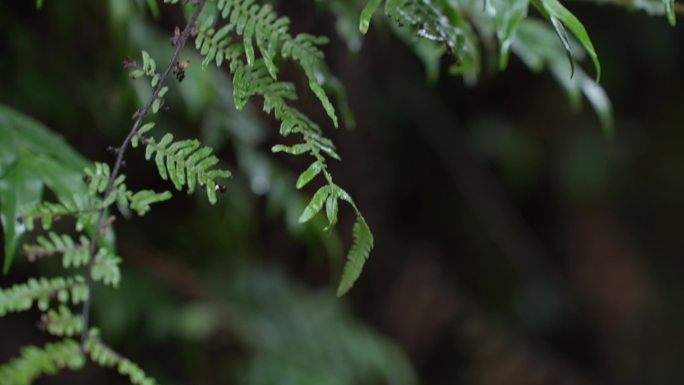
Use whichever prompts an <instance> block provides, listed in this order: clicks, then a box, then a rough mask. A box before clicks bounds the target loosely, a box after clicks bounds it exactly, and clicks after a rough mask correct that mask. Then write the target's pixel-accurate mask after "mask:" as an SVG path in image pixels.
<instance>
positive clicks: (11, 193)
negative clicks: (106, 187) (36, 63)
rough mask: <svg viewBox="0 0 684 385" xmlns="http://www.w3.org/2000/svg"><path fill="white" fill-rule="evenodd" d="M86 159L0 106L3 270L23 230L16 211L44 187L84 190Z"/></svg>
mask: <svg viewBox="0 0 684 385" xmlns="http://www.w3.org/2000/svg"><path fill="white" fill-rule="evenodd" d="M86 164H87V162H86V161H85V159H83V158H82V157H81V156H80V155H78V154H77V153H76V152H75V151H74V150H72V149H71V147H69V146H68V145H67V144H66V142H64V140H63V139H62V138H61V137H59V136H58V135H56V134H54V133H52V132H50V130H49V129H47V128H46V127H44V126H43V125H42V124H40V123H39V122H37V121H35V120H33V119H31V118H29V117H27V116H25V115H23V114H21V113H19V112H17V111H14V110H13V109H11V108H9V107H6V106H3V105H0V216H1V219H2V224H3V230H4V237H5V238H4V239H5V242H4V243H5V250H4V253H5V261H4V271H5V272H7V270H8V269H9V267H10V266H11V263H12V259H13V257H14V253H15V252H16V246H17V242H18V241H19V238H20V237H21V235H22V234H23V233H24V231H25V228H24V226H23V225H21V224H18V223H17V217H18V214H19V213H18V210H19V209H20V208H22V207H24V206H27V205H34V204H37V203H38V202H39V201H40V198H41V196H42V193H43V189H44V187H45V186H47V187H49V188H50V189H51V190H52V191H54V192H55V193H56V194H57V195H61V196H72V195H73V194H74V193H77V192H83V191H85V185H84V184H83V182H82V181H81V170H82V169H83V167H85V166H86Z"/></svg>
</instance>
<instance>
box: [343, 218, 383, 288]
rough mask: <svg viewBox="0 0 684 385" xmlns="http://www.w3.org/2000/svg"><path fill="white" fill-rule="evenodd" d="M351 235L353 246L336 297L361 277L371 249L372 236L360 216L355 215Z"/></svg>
mask: <svg viewBox="0 0 684 385" xmlns="http://www.w3.org/2000/svg"><path fill="white" fill-rule="evenodd" d="M352 233H353V234H354V244H353V245H352V248H351V249H350V250H349V254H348V255H347V263H346V264H345V265H344V271H343V272H342V280H341V281H340V285H339V286H338V287H337V295H338V296H341V295H344V294H345V293H346V292H347V291H349V289H351V288H352V286H354V283H355V282H356V280H357V279H358V278H359V276H360V275H361V271H363V266H364V265H365V263H366V260H367V259H368V256H369V255H370V252H371V250H372V249H373V243H374V240H373V234H372V233H371V231H370V228H369V227H368V224H367V223H366V220H365V219H364V218H363V217H362V216H361V215H357V217H356V223H354V228H353V229H352Z"/></svg>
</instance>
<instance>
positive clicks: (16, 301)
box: [0, 276, 88, 316]
mask: <svg viewBox="0 0 684 385" xmlns="http://www.w3.org/2000/svg"><path fill="white" fill-rule="evenodd" d="M53 297H56V298H57V300H58V301H59V302H61V303H67V302H68V301H69V300H71V303H72V304H79V303H82V302H83V301H85V299H86V298H87V297H88V287H87V286H86V283H85V280H84V279H83V277H81V276H74V277H67V278H63V277H57V278H38V279H36V278H30V279H29V280H28V281H27V282H25V283H19V284H16V285H14V286H11V287H9V288H7V289H2V290H0V316H4V315H5V314H7V313H15V312H20V311H26V310H29V309H31V307H33V304H34V303H37V304H38V308H39V309H41V310H43V311H45V310H47V308H48V307H49V306H50V300H51V299H52V298H53Z"/></svg>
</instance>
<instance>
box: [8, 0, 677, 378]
mask: <svg viewBox="0 0 684 385" xmlns="http://www.w3.org/2000/svg"><path fill="white" fill-rule="evenodd" d="M276 3H277V4H276V6H277V9H278V10H279V12H280V13H281V14H283V15H288V16H289V17H290V18H291V19H292V23H293V30H294V31H296V32H303V31H306V32H310V33H315V34H323V35H327V36H329V37H331V40H332V41H331V43H330V44H329V45H328V46H327V47H326V49H325V51H326V54H327V62H328V64H329V65H330V67H331V69H332V71H333V73H334V74H336V75H337V76H338V77H339V78H340V79H341V80H342V82H343V83H344V85H345V86H346V89H347V92H348V99H349V103H350V107H351V111H353V114H354V118H355V122H356V125H355V128H354V129H353V130H349V129H345V128H341V129H339V130H334V129H333V128H332V127H325V128H326V132H327V133H328V135H329V136H330V137H332V138H333V139H334V140H335V142H336V143H337V145H338V152H339V153H340V154H341V156H342V158H343V162H341V163H339V164H335V165H334V169H333V173H334V174H335V175H336V176H337V179H338V180H339V183H340V185H342V186H345V188H346V189H347V190H348V191H350V193H352V195H353V196H354V197H355V199H356V200H357V203H358V204H359V206H360V208H361V210H362V211H363V212H364V213H365V216H366V218H367V220H368V223H369V225H370V226H371V228H372V229H373V231H374V233H375V239H376V247H375V250H374V251H373V253H372V255H371V259H370V261H369V263H368V264H367V268H366V270H365V271H364V273H363V275H362V277H361V279H360V281H359V282H358V284H357V285H356V287H355V288H354V289H353V290H352V291H351V292H350V294H349V295H347V296H345V297H343V298H341V299H337V298H336V297H335V296H334V288H335V286H336V283H337V280H338V277H339V274H340V270H341V263H342V258H343V256H344V250H346V249H347V248H348V247H349V244H350V241H351V239H350V236H349V234H348V231H347V230H348V229H349V228H350V226H351V223H352V220H353V213H351V212H346V211H344V212H343V213H342V220H341V226H340V227H339V229H340V231H339V233H335V232H324V231H322V227H323V222H322V221H318V222H316V223H313V224H311V225H306V226H301V225H298V224H297V223H296V218H297V216H298V213H299V210H300V209H301V208H302V207H303V205H304V204H305V202H306V198H307V194H310V193H311V191H308V190H307V191H305V192H304V194H302V193H299V192H297V191H296V190H295V189H294V180H295V178H296V175H297V173H298V171H301V170H303V169H304V168H305V167H306V166H307V164H305V163H303V162H302V161H299V160H293V159H292V158H290V157H286V156H281V155H278V154H276V155H272V154H270V151H269V149H270V147H271V146H272V145H273V144H275V143H278V141H279V138H278V136H277V125H276V122H274V121H271V120H270V119H269V118H268V117H266V116H265V115H264V114H261V113H260V112H259V109H260V106H259V105H258V104H255V105H253V107H252V108H249V109H247V111H245V112H240V113H238V112H235V111H234V108H233V107H232V94H231V89H230V80H229V78H228V77H227V74H226V72H225V71H224V72H223V73H219V72H218V71H215V70H211V71H207V72H202V71H201V69H200V66H199V63H200V59H199V58H197V57H195V56H193V55H194V54H193V53H192V52H191V50H187V54H186V56H189V57H191V63H192V64H191V67H190V70H189V72H188V76H187V78H186V80H185V81H184V82H183V83H182V84H175V83H174V84H171V87H170V88H171V92H170V95H171V96H170V106H171V109H170V111H168V112H166V113H164V114H162V115H161V117H160V118H159V121H158V127H161V128H162V129H164V130H168V131H171V132H174V133H175V134H176V135H178V136H179V137H184V138H188V137H200V138H201V139H202V140H203V141H204V142H205V143H206V144H209V145H211V146H213V147H214V148H216V149H217V150H219V153H220V156H221V158H222V159H224V160H225V161H226V163H227V164H228V165H229V167H230V169H231V170H233V171H234V174H235V178H234V179H233V180H232V181H231V182H230V183H229V185H228V191H227V193H226V194H224V195H222V196H221V203H220V204H219V205H218V206H214V207H210V206H208V205H207V204H206V203H204V199H195V197H193V196H186V195H184V194H179V195H177V197H176V198H175V199H174V200H172V201H171V202H169V203H166V204H163V205H160V206H158V207H157V208H156V210H153V211H152V213H151V214H150V215H148V216H147V217H145V218H142V219H135V220H130V221H127V220H123V219H121V220H117V222H116V223H115V229H116V232H117V238H118V246H119V252H120V253H121V255H122V256H123V257H124V261H125V262H124V272H123V274H124V275H123V283H122V286H121V289H120V290H118V291H113V292H110V291H107V290H101V292H99V291H98V292H96V302H97V304H96V306H97V309H96V313H95V322H96V323H98V324H100V325H101V326H102V329H103V333H104V334H105V335H106V336H107V338H108V340H109V341H110V344H112V345H113V346H115V347H116V348H117V349H118V350H120V351H121V352H122V353H124V354H125V355H127V356H129V357H131V358H132V359H134V360H135V361H137V362H138V363H139V364H140V365H141V366H142V367H143V368H145V369H146V370H147V371H148V372H149V373H151V374H152V375H154V376H155V377H157V378H158V379H159V380H160V382H161V383H164V384H229V383H240V384H383V383H388V384H407V385H408V384H414V383H422V384H474V385H498V384H501V385H504V384H505V385H516V384H521V385H527V384H615V385H622V384H625V385H628V384H650V385H659V384H663V385H664V384H682V383H684V328H682V326H681V325H682V324H684V311H683V310H682V309H684V283H683V281H682V279H681V275H682V272H684V259H682V250H684V236H682V234H683V232H684V199H682V197H683V196H684V178H683V177H682V172H683V171H684V151H682V144H683V143H684V130H682V128H684V115H683V114H682V112H683V111H684V110H683V108H684V78H683V77H682V68H684V48H683V47H684V46H683V45H682V44H681V43H680V42H681V41H684V35H683V32H682V31H683V30H682V28H681V27H680V26H678V27H676V28H671V27H670V26H669V25H668V23H667V21H666V19H665V18H661V17H651V16H648V15H645V14H643V13H637V12H629V11H627V10H624V9H621V8H614V7H608V6H598V5H595V4H588V3H584V2H578V3H568V6H569V7H571V9H572V10H573V11H575V12H576V14H577V15H578V17H579V18H580V19H581V20H582V21H583V22H584V23H585V26H586V27H587V30H588V31H589V33H590V35H591V37H592V39H593V41H594V44H595V46H596V49H597V52H598V54H599V57H600V58H601V61H602V64H603V79H602V82H601V84H602V86H603V87H604V88H605V90H606V91H607V93H608V95H609V96H610V98H611V101H612V103H613V107H614V113H615V137H614V139H613V140H609V139H607V138H606V137H605V136H604V134H603V131H602V129H601V126H600V123H599V119H598V118H597V117H596V115H595V114H594V112H593V111H592V110H591V109H590V108H588V107H587V106H585V107H584V108H581V109H579V110H573V108H572V106H571V103H570V102H569V100H568V98H567V97H566V95H565V94H564V93H563V91H562V90H561V89H560V88H559V87H558V85H557V84H556V83H555V82H554V80H553V79H552V77H551V76H550V75H549V74H546V73H542V74H533V73H531V72H529V70H528V69H527V68H526V67H525V66H523V65H522V64H521V63H520V62H519V61H518V60H517V59H512V61H511V64H510V66H509V68H508V69H507V70H506V71H504V72H502V73H499V74H496V75H495V76H493V75H488V76H486V77H485V78H484V79H481V80H480V82H479V84H477V85H475V86H472V87H469V86H466V85H464V83H463V80H462V79H461V78H458V77H453V76H450V75H449V74H448V73H447V72H446V71H443V73H442V74H440V77H439V79H438V80H437V81H436V82H429V81H427V80H426V71H425V69H424V68H423V66H422V64H421V62H420V60H418V59H417V58H416V57H415V55H414V54H413V53H412V51H411V50H410V49H409V48H407V46H406V45H405V44H404V43H403V42H402V41H400V40H399V39H397V38H396V37H394V35H393V33H392V31H391V29H390V28H388V27H387V26H386V25H384V24H383V23H382V22H381V21H379V22H378V23H376V24H374V25H373V27H372V28H371V32H370V33H369V34H368V35H367V36H366V37H365V38H364V39H363V41H362V42H360V41H357V40H354V37H353V36H354V35H353V34H352V35H351V36H352V37H351V38H349V36H347V38H349V39H348V40H345V38H344V37H341V36H340V35H339V34H338V32H339V31H340V30H343V25H342V24H341V21H340V20H341V19H338V18H337V16H336V15H335V13H333V12H331V9H332V10H334V9H335V7H336V5H335V4H337V3H345V2H344V1H337V2H329V3H328V2H324V1H321V2H315V1H304V0H296V1H294V0H290V1H281V2H276ZM346 3H348V4H352V3H353V4H354V5H356V4H358V3H356V2H349V1H348V2H346ZM360 8H361V4H358V6H357V7H356V8H355V9H357V10H359V11H360ZM183 24H184V18H183V14H182V13H181V12H179V9H178V8H177V7H174V6H166V5H160V6H159V15H157V16H156V17H155V15H154V12H150V11H149V9H148V8H147V7H146V6H145V5H144V4H137V3H136V2H133V1H123V0H111V1H78V2H76V1H73V2H64V1H51V0H47V1H46V2H45V5H44V7H43V9H42V10H40V11H38V10H36V9H35V4H34V2H32V1H8V0H0V33H1V35H0V36H1V37H0V103H3V104H5V105H8V106H11V107H13V108H15V109H17V110H19V111H22V112H24V113H26V114H27V115H30V116H32V117H35V118H36V119H38V120H40V121H41V122H43V123H45V124H46V125H47V126H49V127H50V128H52V129H54V130H55V131H57V132H59V133H60V134H62V135H63V136H64V137H65V138H66V139H67V141H68V142H69V143H70V144H71V145H72V146H73V147H74V148H75V149H76V150H78V151H79V152H80V153H82V154H83V155H84V156H86V157H87V158H89V159H92V160H97V161H106V162H111V161H112V160H113V156H112V154H111V153H108V152H107V151H106V149H107V147H108V146H110V145H114V144H116V143H119V142H120V140H121V138H122V137H123V136H124V135H125V134H126V133H127V131H128V129H129V127H130V122H131V121H130V117H131V115H132V114H133V112H134V111H135V110H136V108H137V106H139V105H140V103H141V102H140V100H143V99H144V98H145V95H146V92H148V91H146V89H145V87H146V86H144V85H143V84H142V83H140V84H138V83H136V82H134V81H132V80H130V79H128V77H127V74H126V72H125V71H124V70H123V69H122V67H121V63H122V61H123V60H124V59H125V58H126V57H127V56H136V57H137V55H139V51H140V49H146V50H148V51H149V52H150V53H151V54H152V55H153V57H155V58H156V59H157V61H158V62H159V63H160V65H162V64H163V65H165V64H166V61H167V60H168V58H169V56H170V52H171V49H172V47H171V45H170V43H169V41H168V37H169V36H170V34H171V33H172V31H173V28H174V27H175V26H176V25H183ZM336 27H337V28H336ZM356 38H357V39H358V38H359V37H358V36H357V37H356ZM350 48H352V49H351V50H350ZM355 48H358V50H355ZM444 60H445V61H448V60H449V59H448V58H445V59H444ZM485 60H486V59H485ZM585 64H586V63H585ZM588 69H590V68H589V67H588ZM284 76H285V77H286V78H288V79H291V80H293V81H294V82H295V83H296V84H297V86H298V89H299V90H305V89H306V87H305V84H304V80H303V77H302V76H301V74H300V72H298V71H297V70H296V69H295V68H289V69H285V71H284ZM302 95H306V96H304V97H302V100H301V101H300V103H299V105H300V106H302V107H303V108H304V109H305V110H306V111H307V112H308V113H310V115H311V116H312V117H313V118H314V119H315V120H317V121H318V122H323V123H325V122H326V118H325V116H324V112H323V111H322V109H321V108H320V107H319V106H318V104H317V102H316V100H315V97H313V96H312V95H310V94H305V93H302ZM126 172H127V173H128V176H129V179H130V180H131V184H132V185H134V186H138V187H154V188H156V189H158V190H159V189H162V188H168V185H165V184H164V183H163V182H162V181H159V178H158V177H157V176H156V173H155V170H154V167H153V165H151V164H149V163H145V161H144V159H143V157H142V155H141V154H140V153H139V152H138V153H131V155H130V156H129V159H128V165H127V170H126ZM37 269H41V267H40V266H37V265H32V264H30V263H28V262H27V261H22V260H19V259H18V260H17V262H16V263H15V266H14V267H13V269H12V271H11V273H10V274H9V275H7V276H2V277H0V282H1V283H2V286H3V287H5V286H7V285H9V284H10V283H12V282H15V281H21V280H23V279H25V278H26V277H28V276H30V275H31V274H34V273H35V271H36V270H37ZM0 330H1V332H0V336H1V337H0V360H2V361H4V360H5V359H7V358H9V357H11V356H13V355H15V354H16V353H17V351H18V349H19V347H20V346H22V345H25V344H29V343H40V342H41V341H42V338H43V336H42V334H41V333H39V332H38V331H37V330H36V328H35V314H33V313H30V314H24V315H12V316H7V317H4V318H2V319H0ZM122 381H123V380H122V379H121V378H120V377H118V376H117V375H116V373H109V372H107V371H104V370H101V369H98V368H94V367H93V368H89V369H88V370H86V372H84V373H66V374H64V375H61V376H59V377H55V378H48V379H45V380H41V382H40V383H44V384H56V383H69V384H85V383H112V384H118V383H123V382H122Z"/></svg>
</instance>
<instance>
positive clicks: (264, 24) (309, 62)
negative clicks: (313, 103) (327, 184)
mask: <svg viewBox="0 0 684 385" xmlns="http://www.w3.org/2000/svg"><path fill="white" fill-rule="evenodd" d="M165 1H166V2H172V3H175V2H178V0H165ZM216 6H217V11H218V12H217V13H218V14H219V15H220V17H221V18H222V19H223V20H225V21H226V24H225V25H223V26H221V27H218V29H215V28H214V20H213V19H211V18H208V19H207V20H206V21H205V22H204V23H203V24H202V25H201V26H200V28H201V29H203V30H204V31H205V32H208V34H209V35H213V36H215V37H214V38H215V39H216V41H225V39H226V38H227V37H229V34H230V33H235V34H237V35H238V36H240V37H242V52H244V55H245V57H246V60H247V65H248V66H250V67H251V66H253V65H254V64H255V63H256V62H257V58H256V55H255V50H254V41H256V46H257V48H258V50H259V53H260V54H261V57H262V59H263V64H264V65H265V68H266V71H267V72H268V74H269V75H270V76H271V78H272V79H274V80H276V79H277V74H278V68H277V66H276V64H275V59H276V57H277V56H278V54H279V55H280V56H281V57H282V58H283V59H292V60H294V61H295V62H296V63H297V64H299V66H300V67H301V68H302V70H303V71H304V74H305V75H306V77H307V79H308V84H309V88H310V89H311V91H312V92H313V93H314V94H315V95H316V97H317V98H318V99H319V100H320V102H321V104H322V105H323V108H324V109H325V111H326V113H327V114H328V116H329V117H330V119H331V120H332V122H333V125H334V126H335V127H337V126H338V117H337V113H336V112H335V108H334V107H333V105H332V103H331V101H330V99H329V98H328V96H327V94H326V92H325V90H324V88H323V87H324V85H325V83H326V81H327V79H326V78H327V76H328V75H329V73H330V71H329V70H328V69H327V66H326V65H325V62H324V61H323V58H324V54H323V52H322V51H321V49H320V48H319V46H321V45H324V44H327V43H328V39H327V38H326V37H324V36H313V35H310V34H304V33H302V34H298V35H295V36H293V35H292V34H290V20H289V19H288V18H287V17H278V15H277V14H276V13H275V11H273V7H272V5H270V4H264V5H261V4H258V3H257V1H256V0H218V1H217V3H216ZM196 47H197V49H198V50H199V51H200V52H201V53H202V55H204V56H206V58H205V64H206V63H209V62H212V61H214V60H215V61H216V62H217V64H218V65H219V66H220V65H221V63H222V62H223V60H224V58H225V56H224V55H225V52H224V51H223V50H222V48H223V47H221V46H218V45H213V46H212V45H211V44H207V43H206V42H205V41H204V39H203V38H198V39H197V40H196Z"/></svg>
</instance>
